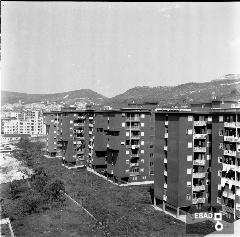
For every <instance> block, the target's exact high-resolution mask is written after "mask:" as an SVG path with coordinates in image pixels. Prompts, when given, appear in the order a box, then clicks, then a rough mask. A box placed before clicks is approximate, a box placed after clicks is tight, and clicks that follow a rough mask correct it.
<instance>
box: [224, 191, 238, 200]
mask: <svg viewBox="0 0 240 237" xmlns="http://www.w3.org/2000/svg"><path fill="white" fill-rule="evenodd" d="M222 196H223V197H226V198H230V199H235V194H233V193H232V192H230V191H229V192H227V191H223V192H222Z"/></svg>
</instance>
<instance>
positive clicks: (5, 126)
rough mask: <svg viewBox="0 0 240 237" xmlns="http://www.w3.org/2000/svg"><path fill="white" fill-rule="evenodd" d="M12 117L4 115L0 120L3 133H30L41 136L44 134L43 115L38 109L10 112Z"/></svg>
mask: <svg viewBox="0 0 240 237" xmlns="http://www.w3.org/2000/svg"><path fill="white" fill-rule="evenodd" d="M11 115H14V117H4V118H2V120H1V132H2V133H3V134H30V135H31V136H41V135H44V134H45V132H46V131H45V127H44V124H43V116H42V113H41V112H40V111H21V112H15V113H13V112H11Z"/></svg>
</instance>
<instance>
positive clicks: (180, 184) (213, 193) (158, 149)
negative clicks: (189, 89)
mask: <svg viewBox="0 0 240 237" xmlns="http://www.w3.org/2000/svg"><path fill="white" fill-rule="evenodd" d="M237 106H238V105H237V102H236V101H219V100H214V101H212V103H201V104H193V105H192V107H191V110H190V111H181V110H179V111H171V110H169V111H157V112H156V114H155V167H154V169H155V178H154V197H155V199H154V201H155V204H157V205H160V206H161V207H162V208H163V210H166V209H168V208H169V209H175V210H176V215H177V216H178V215H179V213H180V211H181V210H183V211H188V210H189V208H191V207H193V206H194V207H196V208H197V209H200V208H202V207H203V206H204V207H206V206H207V207H212V208H216V207H217V206H219V207H221V209H222V210H223V213H224V214H225V215H226V216H227V217H230V216H231V215H233V216H234V217H237V216H238V217H239V180H240V176H239V174H240V173H239V171H240V170H239V164H240V163H239V159H240V156H239V154H238V139H239V131H238V127H237V125H238V123H237V121H238V119H239V113H240V109H237V108H233V107H237ZM239 148H240V147H239Z"/></svg>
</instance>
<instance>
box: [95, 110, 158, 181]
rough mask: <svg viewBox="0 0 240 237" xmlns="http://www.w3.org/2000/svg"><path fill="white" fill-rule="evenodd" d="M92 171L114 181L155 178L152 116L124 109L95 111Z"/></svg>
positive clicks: (150, 112)
mask: <svg viewBox="0 0 240 237" xmlns="http://www.w3.org/2000/svg"><path fill="white" fill-rule="evenodd" d="M93 134H94V150H93V155H92V161H91V163H92V168H93V169H95V170H96V171H98V172H100V173H102V174H104V175H106V176H108V177H109V178H112V179H113V180H114V181H116V182H144V181H151V180H153V177H154V169H153V165H154V156H153V153H154V146H153V144H154V113H153V112H152V110H151V109H142V108H125V109H121V110H110V111H97V112H95V118H94V131H93Z"/></svg>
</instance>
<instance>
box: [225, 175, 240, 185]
mask: <svg viewBox="0 0 240 237" xmlns="http://www.w3.org/2000/svg"><path fill="white" fill-rule="evenodd" d="M225 184H228V185H235V186H237V187H240V180H234V179H229V178H226V177H222V178H221V185H222V187H224V186H225Z"/></svg>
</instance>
